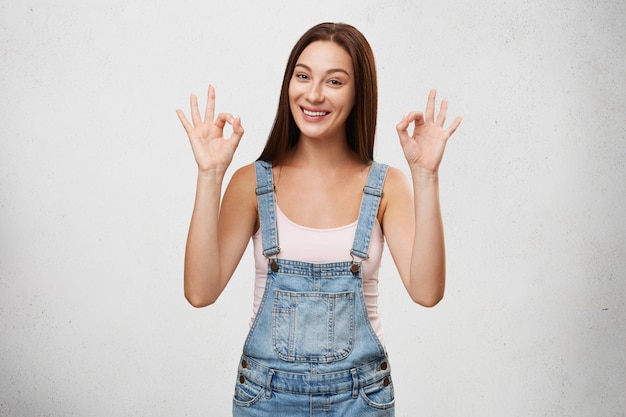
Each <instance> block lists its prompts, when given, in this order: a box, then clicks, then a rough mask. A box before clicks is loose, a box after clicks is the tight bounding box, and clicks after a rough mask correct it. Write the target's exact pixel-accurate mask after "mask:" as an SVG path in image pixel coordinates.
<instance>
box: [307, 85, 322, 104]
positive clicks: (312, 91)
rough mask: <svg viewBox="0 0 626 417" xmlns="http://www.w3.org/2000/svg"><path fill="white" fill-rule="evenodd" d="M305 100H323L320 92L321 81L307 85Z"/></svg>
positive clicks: (313, 101)
mask: <svg viewBox="0 0 626 417" xmlns="http://www.w3.org/2000/svg"><path fill="white" fill-rule="evenodd" d="M306 98H307V100H309V101H310V102H311V103H319V102H320V101H323V100H324V95H323V93H322V85H321V83H316V82H313V83H311V84H310V85H309V90H308V91H307V94H306Z"/></svg>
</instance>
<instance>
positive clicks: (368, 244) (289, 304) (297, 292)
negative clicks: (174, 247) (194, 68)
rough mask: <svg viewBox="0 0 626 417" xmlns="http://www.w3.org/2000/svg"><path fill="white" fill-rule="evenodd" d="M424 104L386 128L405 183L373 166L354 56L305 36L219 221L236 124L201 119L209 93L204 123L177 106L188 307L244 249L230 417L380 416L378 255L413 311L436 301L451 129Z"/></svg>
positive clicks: (223, 280)
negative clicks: (252, 275)
mask: <svg viewBox="0 0 626 417" xmlns="http://www.w3.org/2000/svg"><path fill="white" fill-rule="evenodd" d="M435 96H436V93H435V91H434V90H433V91H431V92H430V94H429V96H428V102H427V105H426V112H425V114H424V115H423V114H422V113H419V112H411V113H409V114H407V115H405V116H404V117H403V118H402V120H401V121H400V123H398V125H397V126H396V128H397V132H398V135H399V138H400V142H401V145H402V148H403V151H404V154H405V157H406V159H407V162H408V164H409V167H410V170H411V181H407V179H406V177H405V176H404V175H403V174H402V173H401V172H400V171H399V170H397V169H395V168H388V167H387V166H386V165H382V164H378V163H376V162H373V148H374V134H375V128H376V112H377V85H376V69H375V65H374V58H373V54H372V51H371V48H370V46H369V44H368V43H367V40H366V39H365V38H364V37H363V35H362V34H361V33H360V32H359V31H358V30H356V29H355V28H354V27H352V26H349V25H346V24H332V23H323V24H320V25H317V26H315V27H313V28H311V29H310V30H309V31H307V32H306V33H305V34H304V35H303V36H302V37H301V38H300V40H299V41H298V42H297V43H296V45H295V47H294V49H293V51H292V52H291V54H290V57H289V60H288V63H287V68H286V70H285V76H284V79H283V84H282V89H281V94H280V99H279V106H278V112H277V116H276V119H275V122H274V126H273V128H272V131H271V133H270V135H269V139H268V141H267V144H266V146H265V149H264V150H263V152H262V154H261V156H260V158H259V160H258V161H256V162H255V163H254V164H251V165H248V166H245V167H243V168H241V169H239V170H238V171H236V173H235V174H234V175H233V177H232V179H231V181H230V183H229V184H228V187H227V189H226V192H225V194H224V198H223V201H222V202H221V205H220V195H221V188H222V180H223V177H224V173H225V171H226V169H227V168H228V166H229V164H230V162H231V160H232V157H233V154H234V152H235V149H236V148H237V146H238V144H239V141H240V139H241V137H242V135H243V133H244V130H243V127H242V124H241V120H240V118H238V117H237V118H235V117H233V116H232V115H231V114H229V113H220V114H218V115H217V117H214V108H215V91H214V89H213V87H211V86H209V92H208V102H207V107H206V112H205V117H204V120H203V119H202V117H201V116H200V112H199V110H198V103H197V99H196V97H195V96H193V95H192V96H191V117H192V122H191V123H190V122H189V121H188V120H187V118H186V117H185V115H184V114H183V112H182V111H180V110H178V111H177V113H178V117H179V118H180V120H181V122H182V124H183V126H184V128H185V130H186V132H187V134H188V136H189V140H190V142H191V146H192V149H193V153H194V156H195V159H196V162H197V164H198V180H197V191H196V202H195V207H194V210H193V215H192V220H191V225H190V229H189V236H188V241H187V249H186V254H185V296H186V298H187V299H188V300H189V302H190V303H191V304H192V305H194V306H196V307H202V306H207V305H210V304H212V303H213V302H215V300H216V299H217V298H218V297H219V295H220V293H221V292H222V291H223V289H224V287H225V286H226V284H227V283H228V281H229V279H230V277H231V276H232V274H233V272H234V270H235V268H236V267H237V264H238V263H239V261H240V260H241V257H242V255H243V252H244V250H245V248H246V246H247V243H248V241H249V239H250V238H252V240H253V242H254V248H255V250H254V252H255V263H256V281H255V299H254V309H253V312H254V317H253V320H252V324H251V327H250V332H249V334H248V338H247V340H246V342H245V345H244V349H243V355H242V359H241V361H240V364H239V369H238V374H237V381H236V389H235V397H234V401H233V414H234V415H235V416H279V415H285V416H300V415H302V416H310V415H315V413H316V412H321V411H324V412H326V413H327V414H324V415H337V416H369V415H372V416H391V415H393V413H394V397H393V384H392V380H391V376H390V366H389V361H388V359H387V354H386V351H385V348H384V345H383V340H382V328H381V326H380V320H379V317H378V313H377V295H378V269H379V266H380V259H381V255H382V250H383V242H384V239H386V240H387V244H388V246H389V250H390V252H391V254H392V257H393V259H394V262H395V264H396V267H397V269H398V272H399V274H400V277H401V279H402V281H403V283H404V286H405V287H406V290H407V291H408V293H409V295H410V296H411V298H412V299H413V300H414V301H415V302H416V303H419V304H421V305H423V306H427V307H430V306H434V305H435V304H437V303H438V302H439V301H440V300H441V298H442V297H443V293H444V286H445V253H444V252H445V249H444V237H443V228H442V221H441V212H440V207H439V195H438V174H437V171H438V167H439V164H440V162H441V159H442V156H443V152H444V148H445V145H446V142H447V140H448V138H449V137H450V136H451V135H452V133H454V131H455V130H456V128H457V127H458V126H459V124H460V122H461V119H460V118H457V119H456V120H455V121H454V122H453V123H452V124H451V125H450V126H449V127H447V128H444V123H445V116H446V109H447V102H446V101H445V100H444V101H443V102H442V104H441V108H440V111H439V114H438V115H437V116H435ZM227 123H228V124H229V125H232V129H233V133H232V135H231V137H230V138H228V139H226V138H224V136H223V129H224V127H225V125H226V124H227ZM410 124H413V125H414V128H413V132H409V125H410Z"/></svg>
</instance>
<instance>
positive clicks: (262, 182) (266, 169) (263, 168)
mask: <svg viewBox="0 0 626 417" xmlns="http://www.w3.org/2000/svg"><path fill="white" fill-rule="evenodd" d="M254 169H255V172H256V196H257V197H256V198H257V202H258V204H259V219H260V222H261V236H262V238H263V255H264V256H265V257H270V256H272V255H276V254H277V253H278V252H280V248H279V247H278V232H277V226H276V202H275V196H274V178H273V177H272V164H271V163H269V162H266V161H256V162H255V163H254Z"/></svg>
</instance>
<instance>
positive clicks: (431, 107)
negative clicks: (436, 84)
mask: <svg viewBox="0 0 626 417" xmlns="http://www.w3.org/2000/svg"><path fill="white" fill-rule="evenodd" d="M436 97H437V90H436V89H434V88H433V89H432V90H430V93H428V101H427V102H426V121H428V122H433V123H434V122H435V98H436Z"/></svg>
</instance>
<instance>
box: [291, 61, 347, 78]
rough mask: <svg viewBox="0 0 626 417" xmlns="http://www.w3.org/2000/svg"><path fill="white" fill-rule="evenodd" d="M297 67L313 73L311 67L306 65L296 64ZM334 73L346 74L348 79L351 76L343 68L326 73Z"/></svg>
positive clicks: (332, 69)
mask: <svg viewBox="0 0 626 417" xmlns="http://www.w3.org/2000/svg"><path fill="white" fill-rule="evenodd" d="M296 67H302V68H304V69H305V70H307V71H310V72H312V70H311V67H309V66H308V65H305V64H296ZM334 72H343V73H344V74H346V75H347V76H348V77H349V76H350V74H348V71H346V70H345V69H343V68H331V69H329V70H327V71H326V74H332V73H334Z"/></svg>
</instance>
